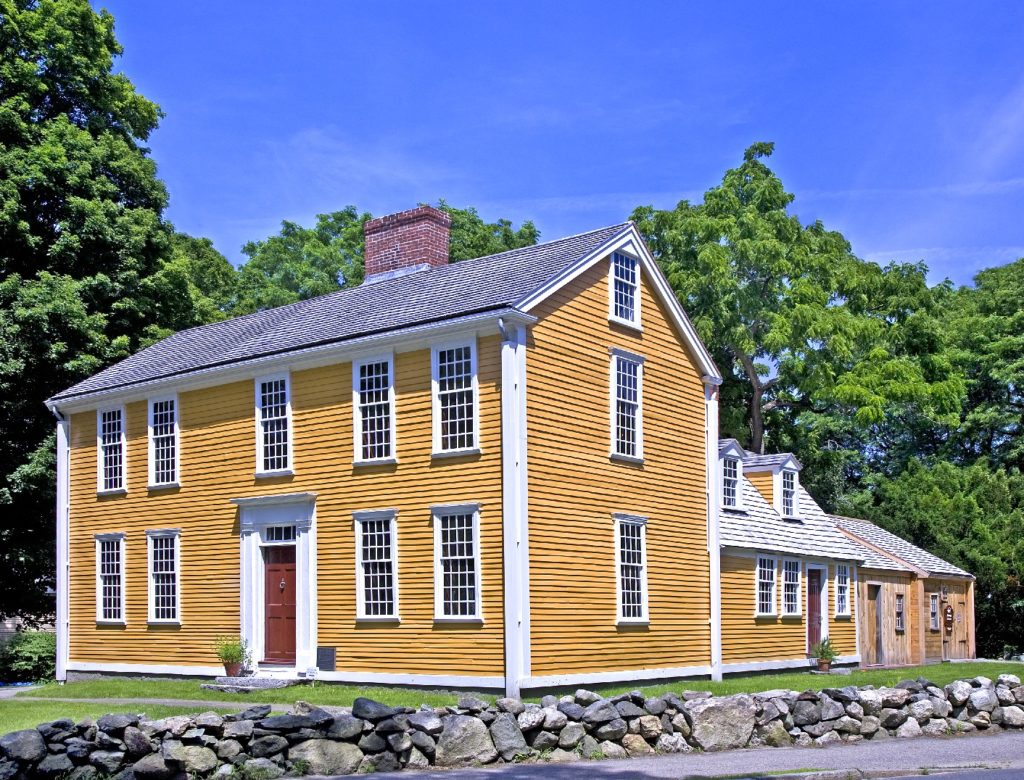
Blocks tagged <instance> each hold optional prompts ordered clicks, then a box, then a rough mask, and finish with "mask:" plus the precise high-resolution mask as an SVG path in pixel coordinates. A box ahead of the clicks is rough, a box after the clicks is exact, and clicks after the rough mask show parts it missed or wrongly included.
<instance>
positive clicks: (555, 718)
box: [541, 706, 569, 731]
mask: <svg viewBox="0 0 1024 780" xmlns="http://www.w3.org/2000/svg"><path fill="white" fill-rule="evenodd" d="M541 712H543V713H544V730H545V731H561V730H562V729H563V728H565V724H566V723H567V722H568V720H569V719H568V718H567V717H566V716H565V713H564V712H562V711H561V710H558V709H555V707H554V706H551V707H544V708H543V709H542V710H541Z"/></svg>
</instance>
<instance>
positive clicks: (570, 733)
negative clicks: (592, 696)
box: [495, 723, 587, 750]
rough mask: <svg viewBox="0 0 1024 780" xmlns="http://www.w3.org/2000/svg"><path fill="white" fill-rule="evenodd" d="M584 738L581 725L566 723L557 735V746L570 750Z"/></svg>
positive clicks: (584, 733) (583, 730)
mask: <svg viewBox="0 0 1024 780" xmlns="http://www.w3.org/2000/svg"><path fill="white" fill-rule="evenodd" d="M585 736H587V730H586V728H585V727H584V725H583V724H582V723H567V724H566V725H565V728H564V729H562V731H561V732H560V733H559V735H558V746H559V747H560V748H565V749H566V750H572V749H573V748H574V747H576V746H577V745H578V744H579V743H580V742H582V741H583V738H584V737H585ZM524 744H525V743H524ZM497 746H498V745H497V740H495V747H497Z"/></svg>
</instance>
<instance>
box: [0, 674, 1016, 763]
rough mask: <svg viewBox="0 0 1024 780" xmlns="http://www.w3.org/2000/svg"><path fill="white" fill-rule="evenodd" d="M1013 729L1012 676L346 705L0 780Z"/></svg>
mask: <svg viewBox="0 0 1024 780" xmlns="http://www.w3.org/2000/svg"><path fill="white" fill-rule="evenodd" d="M1001 728H1010V729H1020V728H1024V685H1021V682H1020V680H1019V679H1018V678H1017V677H1015V676H1013V675H1000V676H999V678H998V679H997V680H995V681H993V680H990V679H988V678H985V677H975V678H974V679H973V680H959V681H957V682H953V683H950V684H949V685H947V686H945V687H944V688H940V687H938V686H936V685H933V684H931V683H930V682H929V681H928V680H925V679H923V678H918V679H917V680H907V681H904V682H901V683H899V684H898V685H897V686H896V687H895V688H878V689H875V688H873V687H871V686H866V687H862V688H857V687H854V686H849V687H846V688H827V689H825V690H823V691H820V692H816V691H808V692H804V693H797V692H795V691H787V690H776V691H766V692H763V693H758V694H753V695H746V694H741V695H736V696H723V697H713V696H711V695H710V694H707V693H695V692H688V691H685V692H682V693H680V694H678V695H677V694H674V693H667V694H664V695H662V696H655V697H649V698H645V697H644V696H643V695H641V694H640V693H639V692H634V693H630V694H623V695H620V696H614V697H612V698H610V699H604V698H602V697H601V696H599V695H598V694H596V693H593V692H591V691H586V690H579V691H577V692H576V694H575V695H574V696H563V697H561V698H556V697H554V696H546V697H545V698H544V699H543V700H542V701H541V703H540V704H539V705H538V704H532V703H531V704H526V703H524V702H522V701H520V700H518V699H498V700H497V701H496V702H494V704H489V703H487V702H484V701H482V700H480V699H477V698H474V697H464V698H462V699H460V700H459V702H458V705H457V706H455V707H443V708H438V709H431V708H429V707H426V706H423V707H421V708H420V709H419V710H413V709H408V708H393V707H388V706H386V705H383V704H380V703H378V702H374V701H370V700H369V699H357V700H356V701H355V703H354V705H353V707H352V709H351V711H350V712H348V711H346V712H327V711H325V710H323V709H320V708H319V707H314V706H311V705H308V704H304V703H301V702H300V703H298V704H296V705H295V708H294V711H293V713H292V714H288V715H271V714H270V708H269V707H265V706H259V707H251V708H249V709H247V710H245V711H244V712H240V713H238V714H235V715H226V716H223V717H222V716H220V715H216V714H214V713H212V712H211V713H204V714H202V715H195V716H180V717H172V718H164V719H163V720H145V719H143V718H141V717H139V716H132V715H105V716H103V717H101V718H99V719H98V720H96V721H92V720H85V721H82V722H80V723H77V724H76V723H74V722H73V721H71V720H57V721H53V722H52V723H44V724H42V725H41V726H39V727H38V728H37V729H29V730H25V731H17V732H14V733H11V734H7V735H5V736H3V737H0V780H22V779H23V778H24V779H25V780H28V778H46V779H47V780H57V778H61V779H62V780H94V779H98V778H101V777H102V778H117V780H132V778H137V780H172V779H178V778H184V777H185V776H189V777H210V776H213V777H218V778H220V777H224V778H226V777H228V776H232V775H236V776H238V777H240V778H243V779H244V780H274V779H275V778H278V777H282V776H284V775H290V776H298V775H303V774H318V775H326V774H351V773H356V772H369V771H388V770H395V769H399V768H402V767H410V768H423V767H427V766H430V765H437V766H459V765H465V764H492V763H499V762H510V761H532V760H544V761H572V760H576V759H580V758H582V759H597V758H624V757H626V756H638V755H648V754H653V753H683V752H689V751H692V750H708V751H710V750H728V749H731V748H740V747H752V746H758V745H768V746H773V747H780V746H785V745H794V744H795V745H805V746H812V745H820V746H823V745H829V744H832V743H837V742H856V741H859V740H863V739H870V740H879V739H893V738H897V739H899V738H909V737H920V736H944V735H949V734H962V733H966V732H972V731H977V730H987V731H989V732H991V731H993V730H999V729H1001Z"/></svg>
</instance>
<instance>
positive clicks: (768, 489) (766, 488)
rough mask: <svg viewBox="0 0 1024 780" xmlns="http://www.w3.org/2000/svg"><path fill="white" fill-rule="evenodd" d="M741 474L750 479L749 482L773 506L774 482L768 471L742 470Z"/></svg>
mask: <svg viewBox="0 0 1024 780" xmlns="http://www.w3.org/2000/svg"><path fill="white" fill-rule="evenodd" d="M743 476H745V477H746V478H747V479H749V480H750V484H751V485H753V486H754V487H756V488H757V491H758V492H759V493H760V494H761V496H762V498H764V500H765V501H767V502H768V503H769V504H771V505H772V506H775V504H774V501H775V498H774V495H775V494H774V490H775V482H774V480H773V477H772V473H771V472H770V471H744V472H743Z"/></svg>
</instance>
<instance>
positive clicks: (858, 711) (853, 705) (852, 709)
mask: <svg viewBox="0 0 1024 780" xmlns="http://www.w3.org/2000/svg"><path fill="white" fill-rule="evenodd" d="M846 714H847V715H849V716H850V717H851V718H857V720H860V719H861V718H863V717H864V708H863V707H861V706H860V702H856V701H851V702H850V703H849V704H847V705H846Z"/></svg>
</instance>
